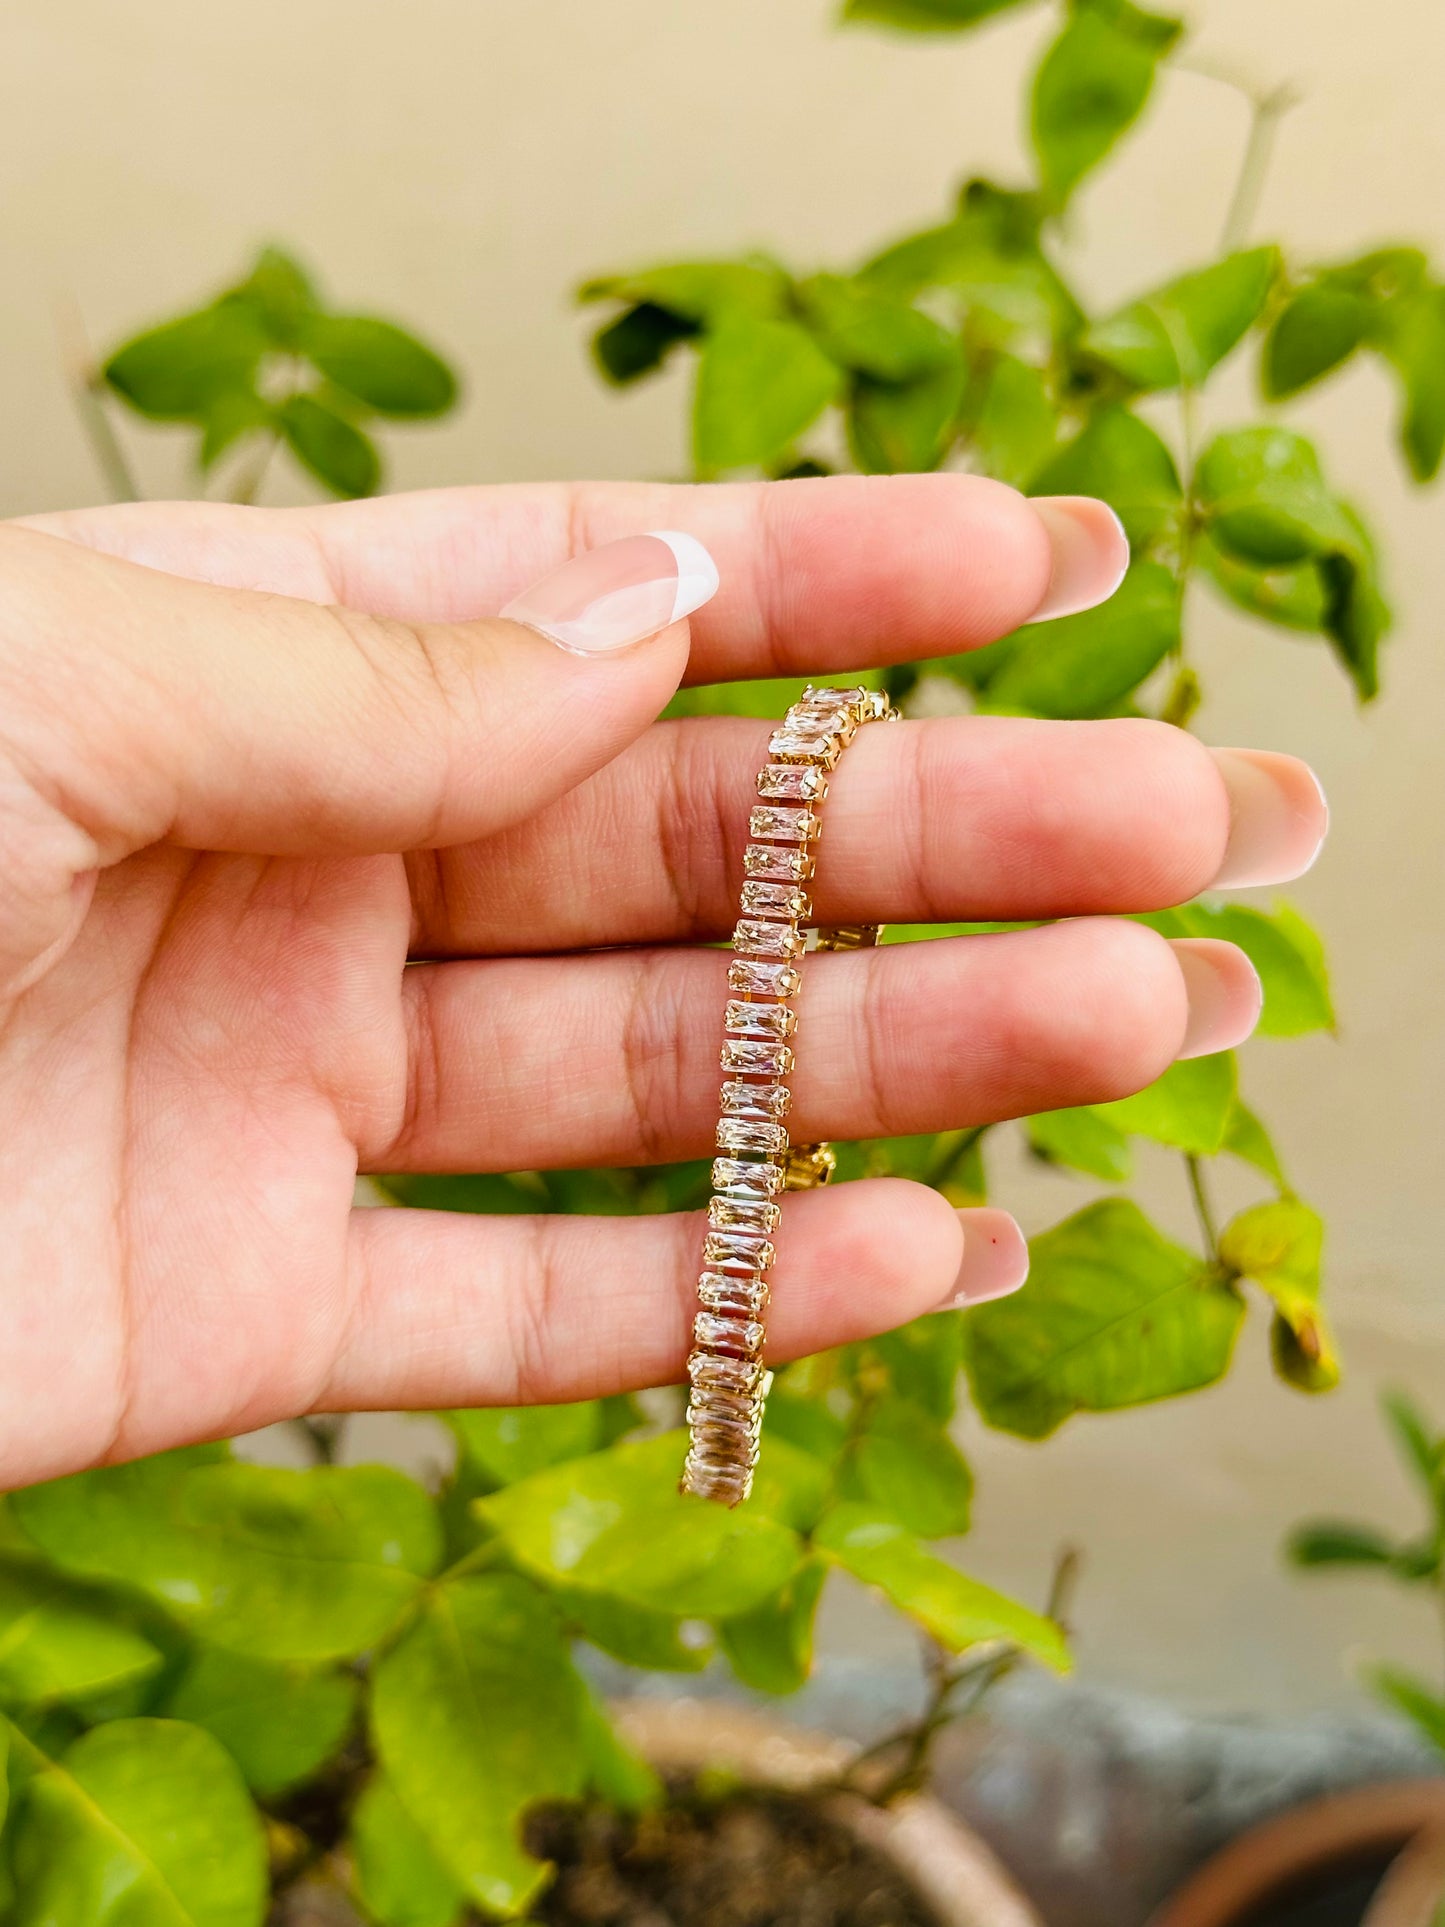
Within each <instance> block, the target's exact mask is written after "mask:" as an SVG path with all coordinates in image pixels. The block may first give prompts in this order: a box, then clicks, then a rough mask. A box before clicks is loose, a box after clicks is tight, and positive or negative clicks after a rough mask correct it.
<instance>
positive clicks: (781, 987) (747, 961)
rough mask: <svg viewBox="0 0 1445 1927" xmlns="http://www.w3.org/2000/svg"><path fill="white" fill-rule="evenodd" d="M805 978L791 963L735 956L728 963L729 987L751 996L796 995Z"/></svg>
mask: <svg viewBox="0 0 1445 1927" xmlns="http://www.w3.org/2000/svg"><path fill="white" fill-rule="evenodd" d="M802 982H803V979H802V978H801V977H800V976H799V974H798V972H797V971H796V970H795V969H794V968H793V966H792V964H790V963H756V962H754V960H753V959H752V958H751V957H734V958H733V960H732V962H731V963H730V964H729V965H728V989H729V990H741V991H745V992H746V993H747V994H748V995H749V996H750V997H796V996H797V994H798V991H799V990H800V989H801V987H802Z"/></svg>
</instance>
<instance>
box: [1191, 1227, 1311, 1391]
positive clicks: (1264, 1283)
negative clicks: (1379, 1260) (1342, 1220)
mask: <svg viewBox="0 0 1445 1927" xmlns="http://www.w3.org/2000/svg"><path fill="white" fill-rule="evenodd" d="M1323 1244H1324V1225H1323V1224H1322V1223H1321V1222H1320V1219H1319V1216H1318V1214H1317V1213H1316V1212H1314V1211H1311V1210H1310V1208H1309V1206H1308V1205H1307V1204H1301V1203H1300V1201H1299V1199H1298V1198H1278V1199H1275V1200H1273V1201H1272V1202H1271V1203H1269V1204H1257V1205H1255V1206H1254V1207H1253V1209H1252V1210H1249V1211H1242V1212H1241V1213H1240V1214H1239V1216H1238V1217H1237V1218H1235V1219H1233V1220H1232V1222H1231V1223H1229V1224H1228V1225H1226V1226H1225V1228H1224V1231H1223V1232H1222V1234H1221V1235H1220V1240H1219V1255H1220V1257H1221V1258H1222V1259H1223V1261H1224V1263H1225V1264H1227V1265H1228V1266H1229V1267H1230V1268H1231V1269H1232V1270H1234V1271H1236V1272H1238V1273H1239V1275H1240V1276H1241V1277H1244V1278H1252V1279H1253V1280H1254V1282H1255V1283H1256V1284H1257V1285H1259V1286H1260V1287H1262V1289H1263V1290H1264V1291H1265V1292H1267V1293H1268V1295H1269V1297H1270V1298H1271V1299H1272V1300H1273V1302H1274V1307H1275V1312H1276V1315H1277V1320H1278V1326H1281V1327H1282V1328H1283V1329H1282V1330H1281V1329H1278V1328H1277V1329H1276V1332H1275V1335H1274V1356H1275V1364H1276V1366H1277V1367H1278V1368H1280V1373H1281V1376H1282V1377H1284V1378H1285V1379H1287V1380H1288V1382H1289V1383H1290V1384H1292V1385H1295V1386H1297V1387H1298V1388H1299V1390H1301V1391H1305V1392H1323V1391H1329V1390H1330V1389H1331V1388H1332V1387H1333V1386H1335V1385H1337V1384H1338V1383H1339V1377H1340V1368H1339V1363H1338V1360H1337V1359H1336V1357H1335V1352H1334V1346H1333V1343H1332V1341H1331V1338H1330V1332H1329V1327H1328V1326H1327V1325H1326V1323H1325V1320H1324V1316H1323V1314H1322V1313H1321V1311H1320V1253H1321V1250H1322V1248H1323Z"/></svg>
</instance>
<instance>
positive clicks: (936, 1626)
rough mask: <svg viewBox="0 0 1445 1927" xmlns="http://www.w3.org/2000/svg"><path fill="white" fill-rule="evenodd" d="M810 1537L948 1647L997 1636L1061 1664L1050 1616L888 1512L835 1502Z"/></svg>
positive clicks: (1063, 1647) (1060, 1641) (962, 1647)
mask: <svg viewBox="0 0 1445 1927" xmlns="http://www.w3.org/2000/svg"><path fill="white" fill-rule="evenodd" d="M813 1543H814V1546H815V1547H816V1548H817V1550H818V1551H819V1552H821V1553H822V1554H823V1555H824V1556H825V1557H826V1558H829V1559H831V1560H832V1561H833V1562H834V1563H835V1564H836V1565H840V1566H843V1567H844V1568H845V1569H846V1570H847V1571H848V1572H851V1573H852V1574H853V1576H854V1577H855V1578H857V1579H861V1580H862V1581H863V1583H864V1584H865V1585H868V1586H877V1587H878V1588H879V1589H880V1590H881V1591H882V1592H883V1593H885V1594H886V1595H887V1597H888V1598H889V1599H891V1600H892V1601H893V1604H894V1605H895V1606H897V1607H898V1608H899V1610H900V1611H902V1612H905V1613H907V1614H908V1616H909V1618H910V1619H913V1620H915V1621H917V1623H918V1624H919V1625H920V1626H922V1627H924V1628H925V1630H926V1631H927V1632H929V1633H931V1634H932V1636H933V1637H934V1638H935V1639H936V1640H937V1641H938V1643H939V1644H940V1645H941V1646H945V1647H947V1649H948V1650H949V1652H951V1653H961V1652H965V1651H967V1649H968V1648H969V1647H970V1646H977V1645H981V1644H983V1643H985V1642H992V1641H994V1640H999V1641H1002V1642H1004V1643H1006V1644H1007V1645H1010V1646H1016V1647H1018V1648H1019V1649H1020V1650H1021V1651H1023V1652H1025V1653H1029V1654H1032V1656H1033V1657H1034V1658H1035V1659H1038V1660H1042V1662H1043V1663H1044V1665H1045V1666H1048V1667H1051V1668H1052V1669H1053V1671H1055V1672H1056V1673H1066V1672H1068V1670H1069V1665H1070V1661H1069V1649H1068V1645H1067V1642H1066V1641H1065V1639H1064V1635H1063V1631H1062V1629H1061V1628H1060V1627H1059V1626H1058V1625H1056V1624H1055V1622H1054V1621H1053V1620H1051V1619H1045V1618H1044V1617H1043V1616H1042V1614H1040V1613H1036V1612H1031V1611H1030V1610H1029V1608H1028V1607H1027V1606H1021V1605H1020V1604H1019V1603H1018V1601H1017V1600H1014V1599H1008V1598H1006V1597H1005V1596H1004V1594H1003V1593H999V1592H995V1591H994V1590H993V1588H992V1587H991V1586H984V1585H981V1584H980V1583H979V1582H978V1580H976V1579H970V1578H968V1576H967V1575H966V1574H964V1573H961V1572H960V1571H959V1570H958V1569H957V1567H956V1566H951V1565H949V1564H948V1563H947V1561H946V1560H943V1559H938V1558H936V1557H935V1556H934V1555H933V1554H932V1553H931V1552H929V1551H928V1550H927V1548H926V1547H924V1546H921V1545H919V1543H918V1541H917V1540H916V1539H915V1538H913V1536H912V1535H911V1534H910V1533H909V1532H907V1531H906V1530H905V1529H904V1527H902V1526H901V1525H899V1524H898V1522H897V1520H896V1519H888V1518H884V1517H881V1516H880V1515H879V1514H878V1513H877V1512H876V1511H874V1510H873V1509H872V1508H870V1507H869V1506H866V1505H854V1504H843V1505H839V1506H835V1507H834V1508H833V1510H832V1511H831V1512H829V1513H828V1514H827V1516H826V1517H825V1518H824V1520H823V1522H822V1524H821V1525H820V1526H819V1527H818V1530H817V1532H816V1533H815V1534H814V1536H813Z"/></svg>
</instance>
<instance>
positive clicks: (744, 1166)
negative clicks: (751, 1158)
mask: <svg viewBox="0 0 1445 1927" xmlns="http://www.w3.org/2000/svg"><path fill="white" fill-rule="evenodd" d="M712 1188H713V1190H714V1191H723V1192H726V1193H727V1195H728V1196H729V1197H730V1198H771V1197H773V1196H774V1195H775V1194H776V1193H777V1192H779V1191H781V1190H782V1188H783V1173H782V1169H781V1167H780V1166H778V1165H776V1164H749V1163H746V1162H744V1160H743V1159H741V1158H714V1159H713V1161H712Z"/></svg>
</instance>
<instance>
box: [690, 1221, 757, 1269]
mask: <svg viewBox="0 0 1445 1927" xmlns="http://www.w3.org/2000/svg"><path fill="white" fill-rule="evenodd" d="M774 1255H775V1254H774V1251H773V1246H772V1242H771V1240H770V1239H767V1238H762V1237H759V1236H758V1235H757V1234H756V1233H754V1232H748V1231H709V1232H708V1234H707V1236H706V1238H704V1239H703V1245H702V1261H703V1263H704V1264H705V1265H732V1266H734V1267H735V1268H736V1269H737V1270H739V1271H766V1270H767V1268H768V1266H769V1265H770V1264H771V1263H772V1262H773V1258H774Z"/></svg>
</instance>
